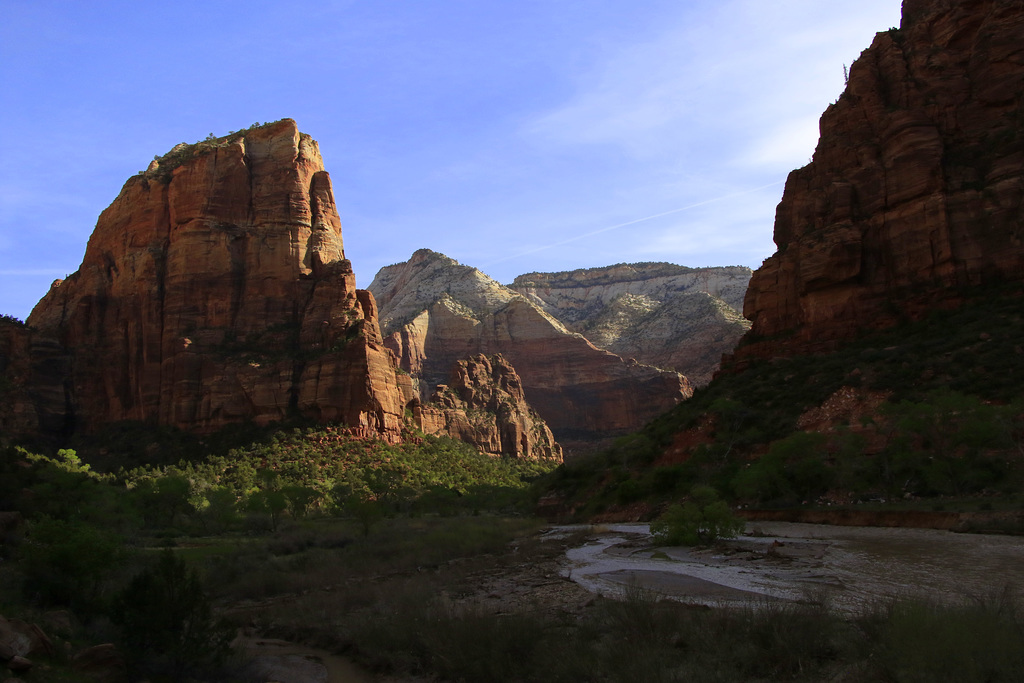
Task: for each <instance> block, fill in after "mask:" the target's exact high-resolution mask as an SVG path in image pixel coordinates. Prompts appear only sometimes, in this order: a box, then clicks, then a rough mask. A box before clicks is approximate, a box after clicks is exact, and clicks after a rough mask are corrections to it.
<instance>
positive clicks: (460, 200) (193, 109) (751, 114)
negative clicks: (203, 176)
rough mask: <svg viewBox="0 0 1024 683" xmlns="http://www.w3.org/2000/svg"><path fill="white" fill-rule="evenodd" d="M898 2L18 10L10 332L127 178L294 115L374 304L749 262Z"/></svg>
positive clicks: (2, 63) (7, 296) (3, 131)
mask: <svg viewBox="0 0 1024 683" xmlns="http://www.w3.org/2000/svg"><path fill="white" fill-rule="evenodd" d="M899 11H900V2H899V0H861V1H860V2H858V3H831V2H829V3H825V2H822V1H821V0H774V1H773V2H770V3H769V2H764V0H692V1H687V0H673V1H669V0H636V1H634V2H626V1H625V0H586V1H583V0H473V1H471V0H372V1H371V0H347V1H330V0H321V1H319V2H315V3H314V2H304V1H302V0H299V1H295V2H288V3H283V2H264V1H260V0H249V1H248V2H244V3H243V2H217V1H211V2H189V1H187V0H186V1H183V2H178V3H146V2H138V1H137V0H133V1H132V2H104V1H102V0H97V1H95V2H88V3H84V2H78V1H77V0H65V1H63V2H56V1H49V0H0V16H2V17H3V22H2V25H0V313H5V314H9V315H15V316H18V317H21V318H24V317H26V316H27V315H28V313H29V311H30V310H31V308H32V306H33V305H34V304H35V302H36V301H38V299H39V298H40V297H41V296H42V295H43V294H44V293H45V292H46V290H47V288H48V287H49V284H50V282H51V281H52V280H53V279H54V278H57V277H63V276H64V275H66V274H69V273H71V272H74V271H75V270H76V269H77V268H78V265H79V264H80V263H81V259H82V255H83V253H84V251H85V245H86V242H87V240H88V237H89V234H90V233H91V232H92V229H93V227H94V226H95V223H96V218H97V216H98V215H99V213H100V211H102V210H103V209H104V208H105V207H106V206H107V205H108V204H110V202H111V201H113V199H114V197H116V196H117V194H118V192H119V191H120V188H121V185H122V184H123V183H124V181H125V180H127V179H128V177H129V176H131V175H133V174H135V173H137V172H138V171H140V170H142V169H144V168H145V167H146V165H147V164H148V163H149V161H150V160H151V159H152V158H153V156H154V155H158V154H163V153H165V152H167V151H168V150H169V149H170V148H171V147H173V146H174V145H175V144H177V143H179V142H195V141H196V140H200V139H202V138H204V137H206V136H207V134H209V133H213V134H215V135H223V134H226V133H227V132H228V131H230V130H237V129H239V128H243V127H246V126H249V125H250V124H252V123H254V122H257V121H259V122H265V121H273V120H276V119H279V118H282V117H291V118H294V119H295V120H296V121H297V122H298V124H299V127H300V129H302V130H303V131H304V132H307V133H309V134H310V135H312V136H313V137H314V138H315V139H316V140H318V141H319V143H320V149H321V152H322V154H323V157H324V162H325V165H326V167H327V170H328V171H329V172H330V173H331V177H332V180H333V183H334V190H335V195H336V198H337V201H338V209H339V213H340V214H341V219H342V225H343V230H344V238H345V249H346V255H347V256H348V257H349V258H350V259H352V262H353V267H354V268H355V271H356V275H357V278H358V280H359V285H360V286H361V287H365V286H367V285H368V284H369V283H370V281H371V280H372V279H373V276H374V275H375V274H376V272H377V270H378V269H379V268H381V267H383V266H385V265H389V264H392V263H396V262H399V261H404V260H406V259H407V258H408V257H409V255H410V254H412V252H413V251H415V250H416V249H419V248H423V247H427V248H430V249H434V250H435V251H440V252H443V253H445V254H447V255H448V256H451V257H452V258H455V259H457V260H459V261H461V262H462V263H465V264H467V265H472V266H476V267H478V268H480V269H481V270H483V271H484V272H486V273H487V274H489V275H491V276H492V277H494V278H495V279H497V280H499V281H500V282H506V283H507V282H509V281H511V280H512V278H513V277H514V276H516V275H518V274H521V273H526V272H531V271H556V270H570V269H575V268H588V267H596V266H602V265H610V264H613V263H622V262H635V261H670V262H673V263H679V264H681V265H689V266H705V265H747V266H751V267H754V268H756V267H757V266H758V265H760V263H761V261H762V260H763V259H764V258H767V257H768V256H770V255H771V254H772V253H773V251H774V245H773V243H772V240H771V236H772V223H773V220H774V213H775V206H776V204H777V203H778V201H779V199H780V198H781V196H782V189H783V182H784V181H785V178H786V175H787V173H788V172H789V171H790V170H792V169H794V168H797V167H799V166H802V165H804V164H806V163H807V161H808V160H809V158H810V156H811V154H812V152H813V149H814V145H815V142H816V139H817V121H818V118H819V116H820V115H821V113H822V112H823V111H824V109H825V107H827V106H828V105H829V104H830V103H831V102H833V101H835V100H836V98H837V97H838V96H839V93H840V92H841V91H842V89H843V65H844V64H845V65H849V64H850V63H852V62H853V60H854V59H856V57H857V56H858V55H859V54H860V52H861V50H862V49H864V48H866V47H867V46H868V45H869V44H870V42H871V40H872V38H873V36H874V34H875V33H876V32H878V31H884V30H886V29H888V28H889V27H891V26H897V25H899Z"/></svg>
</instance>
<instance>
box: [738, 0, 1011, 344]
mask: <svg viewBox="0 0 1024 683" xmlns="http://www.w3.org/2000/svg"><path fill="white" fill-rule="evenodd" d="M1022 99H1024V2H1021V1H1020V0H906V1H905V2H904V3H903V18H902V21H901V25H900V27H899V28H898V29H895V28H894V29H890V30H889V31H887V32H883V33H879V34H878V35H877V36H876V37H875V39H874V41H873V42H872V44H871V46H870V47H869V48H868V49H866V50H865V51H864V52H863V53H862V54H861V55H860V57H859V58H858V59H857V61H856V62H854V64H853V65H852V67H851V68H850V70H849V77H848V81H847V85H846V89H845V91H844V92H843V93H842V95H841V96H840V97H839V99H838V101H836V102H835V103H834V104H833V105H831V106H830V107H829V108H828V109H827V110H826V111H825V113H824V114H823V116H822V117H821V121H820V139H819V142H818V146H817V148H816V150H815V152H814V157H813V159H812V160H811V162H810V163H809V164H808V165H807V166H804V167H803V168H800V169H798V170H795V171H793V172H792V173H791V174H790V176H789V178H788V180H787V182H786V189H785V193H784V195H783V198H782V201H781V203H780V204H779V206H778V209H777V213H776V220H775V237H774V239H775V243H776V245H777V247H778V249H777V251H776V253H775V254H774V255H773V256H771V257H770V258H768V259H767V260H765V262H764V264H763V265H762V266H761V267H760V268H759V269H758V270H757V271H755V273H754V275H753V277H752V279H751V281H750V286H749V289H748V290H747V294H746V299H745V302H744V315H745V316H746V317H747V318H749V319H750V320H751V321H752V323H753V328H752V330H751V332H750V333H748V335H747V338H746V339H745V340H744V342H743V343H742V344H741V347H740V348H739V349H738V350H737V352H736V355H735V359H734V360H743V359H749V358H756V357H775V356H780V355H793V354H797V353H807V352H815V351H823V350H828V349H830V348H835V347H836V346H838V345H839V344H841V343H842V342H843V341H844V340H848V339H851V338H853V337H855V336H857V335H858V334H859V333H861V332H863V331H866V330H871V329H881V328H886V327H889V326H892V325H894V324H897V323H899V322H902V321H905V320H912V319H915V318H918V317H920V316H922V315H924V314H925V313H927V312H928V311H930V310H934V309H935V308H943V307H952V306H955V305H957V304H958V303H959V301H960V300H961V299H962V297H963V295H964V291H965V290H966V289H972V288H974V287H977V286H980V285H995V284H999V283H1001V282H1013V281H1020V280H1024V106H1022Z"/></svg>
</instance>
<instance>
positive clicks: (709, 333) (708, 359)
mask: <svg viewBox="0 0 1024 683" xmlns="http://www.w3.org/2000/svg"><path fill="white" fill-rule="evenodd" d="M750 273H751V271H750V269H749V268H745V267H742V266H730V267H720V268H687V267H685V266H678V265H674V264H671V263H633V264H619V265H615V266H608V267H606V268H590V269H584V270H576V271H571V272H562V273H529V274H527V275H520V276H519V277H517V278H516V279H515V281H514V282H513V283H512V284H511V285H510V286H509V287H510V288H511V289H512V290H514V291H516V292H519V293H520V294H522V295H524V296H526V297H527V298H528V299H530V301H532V302H533V303H535V304H537V305H538V306H540V307H541V309H542V310H544V311H545V312H546V313H548V314H549V315H551V316H552V317H555V318H557V319H558V320H559V321H561V322H562V323H563V324H564V325H565V326H566V327H567V328H568V329H570V330H571V331H573V332H578V333H580V334H582V335H583V336H585V337H586V338H587V339H588V340H589V341H590V342H592V343H593V344H594V345H595V346H597V347H599V348H602V349H606V350H608V351H611V352H612V353H615V354H617V355H619V356H622V357H623V358H635V359H636V360H638V361H639V362H641V363H644V364H646V365H653V366H655V367H659V368H666V369H670V370H675V371H677V372H679V373H681V374H683V375H685V376H686V377H687V379H689V380H690V382H691V383H692V384H693V385H695V386H702V385H704V384H707V383H708V382H709V381H710V380H711V377H712V375H713V374H714V373H715V371H716V370H717V369H718V365H719V362H720V361H721V358H722V355H723V354H725V353H729V352H731V351H732V350H733V349H734V348H735V347H736V344H737V343H738V342H739V340H740V338H741V337H742V336H743V334H744V333H745V332H746V331H747V330H748V329H749V328H750V323H749V322H748V321H747V320H746V319H745V318H744V317H743V316H742V315H741V313H740V311H741V310H742V308H743V297H744V294H745V293H746V290H747V282H748V281H749V280H750Z"/></svg>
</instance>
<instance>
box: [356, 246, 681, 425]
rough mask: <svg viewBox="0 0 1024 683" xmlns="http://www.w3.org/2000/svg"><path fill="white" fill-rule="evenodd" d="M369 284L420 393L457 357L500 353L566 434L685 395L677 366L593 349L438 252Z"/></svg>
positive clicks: (637, 418)
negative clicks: (663, 367)
mask: <svg viewBox="0 0 1024 683" xmlns="http://www.w3.org/2000/svg"><path fill="white" fill-rule="evenodd" d="M370 291H371V292H372V293H373V295H374V297H375V298H376V300H377V301H378V302H379V304H380V310H381V327H382V329H383V330H384V333H385V335H387V336H386V339H385V344H386V345H387V346H388V347H389V348H390V349H392V350H393V351H394V352H395V354H396V355H397V356H398V358H399V360H400V364H401V367H402V368H403V369H404V370H406V371H408V372H409V373H410V375H411V377H412V378H413V380H414V388H415V389H416V390H417V392H418V394H419V396H420V398H421V399H427V398H429V396H430V392H432V391H433V388H434V387H435V386H436V385H437V384H442V383H444V382H445V379H446V377H447V374H448V372H449V369H450V368H451V367H452V365H453V364H454V363H455V362H457V361H459V360H464V359H467V358H470V357H472V356H475V355H477V354H481V353H483V354H494V353H500V354H502V355H503V356H504V357H505V358H506V359H508V361H509V362H510V363H511V364H512V365H513V366H514V367H515V369H516V372H518V373H519V376H520V377H521V378H522V384H523V390H524V393H525V396H526V399H527V400H528V401H529V402H530V405H531V406H533V408H534V409H535V410H536V411H537V412H538V413H539V414H540V415H541V416H542V417H543V418H544V419H545V420H546V421H547V423H548V425H549V426H550V427H551V430H552V431H553V432H554V433H555V435H556V436H557V437H558V439H559V441H563V439H566V438H569V439H577V438H579V439H599V438H604V437H609V436H614V435H617V434H622V433H626V432H629V431H631V430H635V429H637V428H638V427H640V426H641V425H642V424H644V423H645V422H646V421H648V420H650V419H652V418H653V417H655V416H656V415H658V414H660V413H662V412H664V411H665V410H667V409H669V408H671V407H672V406H673V405H675V404H676V403H677V402H678V401H680V400H682V399H684V398H686V397H688V396H689V395H690V393H691V389H690V386H689V383H688V382H687V380H686V378H685V377H683V376H681V375H679V374H678V373H676V372H671V371H664V370H659V369H657V368H653V367H651V366H648V365H643V364H641V363H638V362H636V361H627V360H624V359H622V358H620V357H619V356H617V355H615V354H613V353H610V352H608V351H604V350H601V349H598V348H597V347H595V346H594V345H593V344H591V343H590V342H589V341H587V340H586V339H585V338H584V337H583V336H582V335H579V334H574V333H572V332H571V331H569V330H568V329H566V327H565V326H564V325H562V324H561V323H560V322H558V320H556V319H555V318H553V317H552V316H550V315H548V314H547V313H545V312H544V311H543V310H542V309H541V308H540V306H538V305H537V304H534V303H533V302H531V301H530V300H529V299H527V298H526V297H525V296H523V295H521V294H518V293H516V292H514V291H512V290H510V289H508V288H507V287H503V286H501V285H500V284H498V283H497V282H495V281H494V280H492V279H491V278H489V277H487V276H486V275H484V274H483V273H481V272H480V271H478V270H476V269H475V268H471V267H469V266H463V265H460V264H459V263H458V262H456V261H454V260H452V259H450V258H448V257H447V256H444V255H442V254H438V253H435V252H432V251H429V250H426V249H423V250H420V251H417V252H416V253H415V254H413V256H412V258H411V259H409V261H407V262H405V263H399V264H396V265H393V266H388V267H386V268H383V269H381V271H380V272H378V273H377V277H376V278H374V281H373V283H372V284H371V285H370ZM563 445H564V442H563Z"/></svg>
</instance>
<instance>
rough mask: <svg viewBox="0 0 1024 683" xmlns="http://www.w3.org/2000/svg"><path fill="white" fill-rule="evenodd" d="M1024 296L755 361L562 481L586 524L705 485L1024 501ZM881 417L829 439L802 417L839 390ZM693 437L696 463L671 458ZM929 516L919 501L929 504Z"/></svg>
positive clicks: (770, 496)
mask: <svg viewBox="0 0 1024 683" xmlns="http://www.w3.org/2000/svg"><path fill="white" fill-rule="evenodd" d="M1022 338H1024V298H1022V296H1021V292H1020V291H1018V290H1017V289H1009V290H1007V289H1002V288H995V289H991V290H985V291H981V292H975V293H974V294H973V296H972V298H971V299H970V300H969V301H968V302H967V303H966V304H965V305H964V306H962V307H960V308H958V309H956V310H949V311H935V312H933V313H932V314H931V315H929V316H928V317H927V318H925V319H924V320H919V321H914V322H906V323H904V324H903V325H900V326H899V327H897V328H894V329H890V330H886V331H884V332H876V333H871V334H868V335H865V336H864V337H862V338H861V339H859V340H857V341H855V342H853V343H851V344H849V345H847V346H844V347H843V348H842V349H840V350H838V351H834V352H830V353H822V354H818V355H815V356H811V357H807V356H802V357H792V358H777V359H773V360H761V361H753V362H751V363H750V365H749V366H748V367H746V368H744V369H743V370H742V371H740V372H735V371H733V372H728V371H727V372H725V373H722V374H720V375H719V376H718V377H717V378H716V380H715V381H714V382H712V383H711V384H710V385H709V386H707V387H704V388H701V389H699V390H697V391H696V392H695V393H694V396H693V398H692V399H690V400H688V401H685V402H683V403H681V404H680V405H679V406H677V407H676V408H675V409H674V410H672V411H670V412H669V413H667V414H665V415H663V416H662V417H660V418H658V419H656V420H654V421H653V422H652V423H650V424H649V425H647V427H645V428H644V429H643V430H641V431H640V432H638V433H636V434H632V435H630V436H628V437H624V438H622V439H620V440H619V441H618V442H616V443H615V444H614V446H613V447H612V448H610V449H608V450H607V451H605V452H603V453H601V454H599V455H596V456H593V457H591V458H587V459H581V460H577V461H573V462H570V463H567V464H566V465H565V466H564V467H562V468H559V470H557V471H556V472H555V473H554V475H553V476H552V477H551V480H550V486H551V488H553V489H555V490H557V491H560V492H561V493H562V494H563V495H564V496H566V497H567V498H568V500H569V501H570V502H572V503H574V504H576V507H577V509H578V510H580V512H581V515H582V516H584V517H585V516H586V515H588V514H592V513H595V512H598V511H602V510H604V509H607V508H609V507H614V506H616V505H625V504H629V503H632V502H636V501H641V500H642V501H647V502H654V503H659V502H662V503H667V502H669V501H674V500H677V499H678V498H679V497H680V496H681V495H682V494H684V493H685V492H686V491H687V490H689V488H690V487H691V486H693V485H694V484H707V485H710V486H713V487H714V488H716V489H717V490H718V491H720V492H721V493H722V494H724V495H725V496H726V497H727V498H729V499H731V500H733V501H738V502H742V503H747V504H754V505H760V506H766V505H767V506H793V505H802V504H814V503H815V502H817V501H819V500H820V501H822V502H824V501H826V500H828V501H830V502H839V503H842V502H847V503H848V502H856V501H868V500H880V499H885V500H890V501H891V500H893V499H906V500H920V499H921V498H938V497H953V498H957V499H961V500H965V499H975V500H977V499H987V498H990V497H993V496H996V497H1000V498H1001V499H1002V500H1009V501H1013V500H1015V496H1017V495H1019V494H1021V493H1022V492H1024V486H1022V483H1024V466H1022V465H1024V460H1022V458H1021V456H1022V455H1024V348H1022V345H1021V341H1020V340H1021V339H1022ZM843 387H848V388H851V389H853V390H855V391H856V392H857V393H858V395H872V396H877V397H879V401H880V402H881V406H880V407H877V409H872V410H870V411H868V412H867V414H864V415H861V416H859V417H858V418H857V419H856V420H854V421H852V422H847V423H845V424H839V425H838V426H835V427H834V428H832V429H830V430H828V431H826V432H824V433H818V432H813V431H805V430H804V429H801V428H800V427H798V419H799V418H800V416H801V415H803V414H805V413H806V412H807V411H808V410H809V409H812V408H815V407H817V406H821V405H822V404H823V403H824V402H825V401H826V399H828V398H829V397H830V396H832V395H833V394H835V393H836V392H837V390H839V389H841V388H843ZM683 432H689V433H691V434H693V435H695V436H696V438H695V440H694V444H691V445H689V446H688V447H687V452H686V453H685V454H684V455H682V456H677V457H675V458H667V459H666V458H665V453H666V452H668V451H670V450H671V448H672V445H673V441H674V439H676V438H678V435H679V434H680V433H683ZM918 505H920V503H918Z"/></svg>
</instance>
